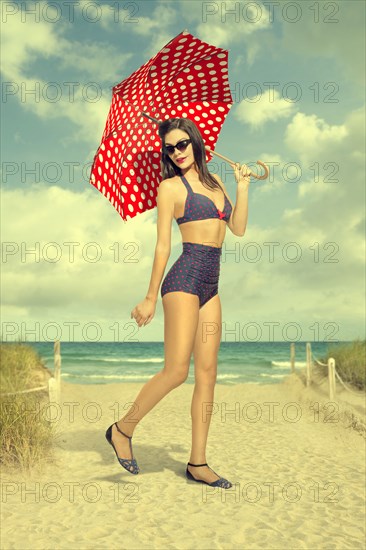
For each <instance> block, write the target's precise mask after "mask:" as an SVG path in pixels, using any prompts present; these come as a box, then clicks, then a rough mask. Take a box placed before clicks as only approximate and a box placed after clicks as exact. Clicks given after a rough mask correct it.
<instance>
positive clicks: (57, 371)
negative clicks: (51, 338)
mask: <svg viewBox="0 0 366 550" xmlns="http://www.w3.org/2000/svg"><path fill="white" fill-rule="evenodd" d="M53 350H54V371H53V376H54V378H55V381H56V387H57V394H58V396H59V397H60V395H61V350H60V340H55V343H54V346H53Z"/></svg>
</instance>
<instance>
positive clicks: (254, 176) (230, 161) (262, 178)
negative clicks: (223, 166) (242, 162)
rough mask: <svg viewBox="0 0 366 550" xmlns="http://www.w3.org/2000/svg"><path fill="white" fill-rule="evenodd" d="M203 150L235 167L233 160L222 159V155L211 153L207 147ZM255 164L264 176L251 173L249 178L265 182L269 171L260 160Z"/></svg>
mask: <svg viewBox="0 0 366 550" xmlns="http://www.w3.org/2000/svg"><path fill="white" fill-rule="evenodd" d="M205 149H206V150H207V151H208V152H209V153H212V154H213V155H217V156H218V157H220V158H222V159H223V160H226V162H228V163H229V164H231V165H232V166H233V167H234V166H235V164H236V163H235V162H234V161H233V160H230V159H228V158H227V157H224V155H220V153H216V151H213V150H212V149H210V148H209V147H207V146H205ZM257 164H260V165H261V166H262V167H263V170H264V174H263V175H262V176H259V175H257V174H254V173H253V172H252V173H251V174H250V176H251V177H252V176H253V178H256V179H257V180H265V179H267V178H268V176H269V169H268V166H266V165H265V164H264V162H262V161H261V160H257Z"/></svg>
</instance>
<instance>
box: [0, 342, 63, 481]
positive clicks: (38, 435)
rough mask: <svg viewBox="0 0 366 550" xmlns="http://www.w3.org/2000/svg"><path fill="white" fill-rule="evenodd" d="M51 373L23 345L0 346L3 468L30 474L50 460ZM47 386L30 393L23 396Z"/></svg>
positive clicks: (0, 435) (0, 411)
mask: <svg viewBox="0 0 366 550" xmlns="http://www.w3.org/2000/svg"><path fill="white" fill-rule="evenodd" d="M50 376H51V373H50V372H49V370H48V369H47V368H46V367H45V366H44V364H43V361H42V359H41V357H40V356H39V355H38V353H37V351H36V350H35V349H34V348H33V347H31V346H30V345H27V344H23V343H1V344H0V393H1V394H2V395H1V408H0V442H1V443H0V464H1V465H2V466H7V467H10V468H11V467H15V468H21V469H23V470H29V469H31V468H32V467H33V466H35V465H36V464H37V465H39V464H40V463H42V462H43V461H44V460H46V461H47V460H48V459H50V452H51V447H52V441H53V433H52V428H51V425H50V422H49V421H48V420H47V418H46V417H45V415H44V405H47V404H48V389H47V383H48V379H49V378H50ZM41 386H46V389H43V390H38V391H35V392H30V393H18V394H15V395H4V394H7V393H14V392H21V391H24V390H27V389H31V388H37V387H41Z"/></svg>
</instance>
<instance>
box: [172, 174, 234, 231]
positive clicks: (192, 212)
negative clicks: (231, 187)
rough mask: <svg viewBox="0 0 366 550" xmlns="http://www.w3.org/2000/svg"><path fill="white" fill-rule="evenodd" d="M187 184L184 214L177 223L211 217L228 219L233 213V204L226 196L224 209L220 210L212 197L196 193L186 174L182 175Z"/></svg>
mask: <svg viewBox="0 0 366 550" xmlns="http://www.w3.org/2000/svg"><path fill="white" fill-rule="evenodd" d="M180 177H181V180H182V181H183V183H184V185H185V186H186V189H187V192H188V195H187V198H186V203H185V206H184V215H183V216H181V217H180V218H177V219H176V221H177V224H178V225H180V224H181V223H186V222H192V221H196V220H208V219H210V218H218V219H220V220H224V221H226V222H227V221H228V220H229V218H230V215H231V211H232V206H231V204H230V202H229V201H228V198H227V196H226V195H225V193H224V196H225V206H224V211H223V212H221V210H219V209H218V208H217V207H216V205H215V203H214V202H213V200H212V199H210V198H209V197H207V196H206V195H203V194H202V193H195V192H194V191H193V190H192V188H191V186H190V185H189V183H188V181H187V180H186V178H185V177H184V176H180Z"/></svg>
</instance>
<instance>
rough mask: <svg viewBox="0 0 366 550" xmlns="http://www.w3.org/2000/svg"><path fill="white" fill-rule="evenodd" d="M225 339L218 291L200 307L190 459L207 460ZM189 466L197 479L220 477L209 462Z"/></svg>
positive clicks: (196, 343)
mask: <svg viewBox="0 0 366 550" xmlns="http://www.w3.org/2000/svg"><path fill="white" fill-rule="evenodd" d="M220 341H221V302H220V297H219V295H218V294H217V295H216V296H214V297H213V298H211V300H209V301H208V302H206V304H205V305H204V306H203V307H202V308H201V309H200V310H199V320H198V326H197V334H196V337H195V343H194V350H193V353H194V370H195V386H194V391H193V397H192V406H191V416H192V449H191V456H190V459H189V462H192V463H193V464H204V463H205V462H207V460H206V445H207V437H208V430H209V427H210V423H211V412H212V407H213V402H214V391H215V383H216V375H217V355H218V352H219V347H220ZM188 470H189V471H190V472H191V474H192V475H193V476H194V477H195V478H196V479H202V480H203V481H207V483H211V482H213V481H216V480H217V479H219V476H218V475H216V474H215V473H214V472H213V471H212V470H211V469H210V468H209V467H208V466H202V467H199V468H195V467H193V466H188Z"/></svg>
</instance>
